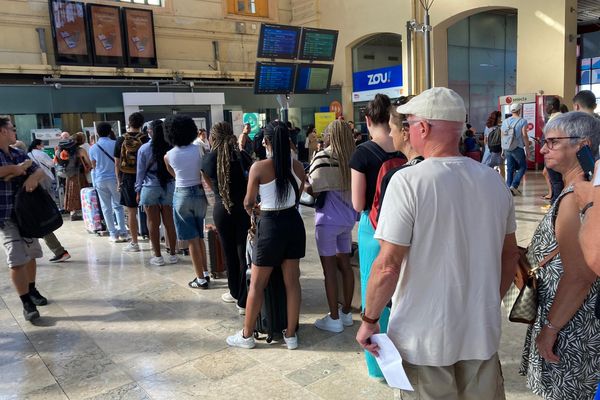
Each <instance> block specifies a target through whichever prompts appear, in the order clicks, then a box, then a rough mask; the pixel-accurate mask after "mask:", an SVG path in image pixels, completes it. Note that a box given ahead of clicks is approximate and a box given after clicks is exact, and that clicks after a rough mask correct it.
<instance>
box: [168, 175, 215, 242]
mask: <svg viewBox="0 0 600 400" xmlns="http://www.w3.org/2000/svg"><path fill="white" fill-rule="evenodd" d="M207 206H208V202H207V200H206V195H205V194H204V189H202V186H191V187H176V188H175V193H174V194H173V219H174V220H175V230H176V231H177V238H178V239H179V240H192V239H195V238H197V237H199V238H201V239H202V238H204V217H205V216H206V208H207Z"/></svg>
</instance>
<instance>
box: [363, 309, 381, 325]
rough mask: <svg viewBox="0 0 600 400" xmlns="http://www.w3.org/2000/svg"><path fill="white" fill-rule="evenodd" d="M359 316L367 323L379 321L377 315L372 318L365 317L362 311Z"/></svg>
mask: <svg viewBox="0 0 600 400" xmlns="http://www.w3.org/2000/svg"><path fill="white" fill-rule="evenodd" d="M360 318H361V319H362V320H363V321H364V322H366V323H368V324H376V323H377V322H378V321H379V317H377V318H376V319H372V318H369V317H367V316H366V315H365V313H364V312H361V313H360Z"/></svg>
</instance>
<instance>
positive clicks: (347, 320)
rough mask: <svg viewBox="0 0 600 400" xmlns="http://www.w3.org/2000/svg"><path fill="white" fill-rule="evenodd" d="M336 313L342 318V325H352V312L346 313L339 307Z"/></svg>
mask: <svg viewBox="0 0 600 400" xmlns="http://www.w3.org/2000/svg"><path fill="white" fill-rule="evenodd" d="M338 315H339V316H340V319H341V320H342V324H344V326H352V325H353V324H354V320H353V319H352V312H349V313H348V314H346V313H345V312H343V311H342V307H340V308H339V309H338Z"/></svg>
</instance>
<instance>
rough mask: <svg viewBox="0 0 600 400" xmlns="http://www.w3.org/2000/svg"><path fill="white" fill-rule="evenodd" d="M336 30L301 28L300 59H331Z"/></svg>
mask: <svg viewBox="0 0 600 400" xmlns="http://www.w3.org/2000/svg"><path fill="white" fill-rule="evenodd" d="M337 39H338V31H332V30H328V29H314V28H302V38H301V40H300V55H299V56H298V58H299V59H300V60H317V61H333V59H334V58H335V48H336V46H337Z"/></svg>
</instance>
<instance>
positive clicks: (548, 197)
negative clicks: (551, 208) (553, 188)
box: [540, 194, 552, 200]
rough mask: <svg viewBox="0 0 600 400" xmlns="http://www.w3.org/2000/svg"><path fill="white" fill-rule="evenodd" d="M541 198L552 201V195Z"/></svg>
mask: <svg viewBox="0 0 600 400" xmlns="http://www.w3.org/2000/svg"><path fill="white" fill-rule="evenodd" d="M540 197H541V198H542V199H544V200H550V199H552V195H551V194H547V195H545V196H540Z"/></svg>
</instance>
